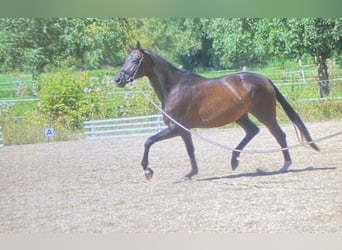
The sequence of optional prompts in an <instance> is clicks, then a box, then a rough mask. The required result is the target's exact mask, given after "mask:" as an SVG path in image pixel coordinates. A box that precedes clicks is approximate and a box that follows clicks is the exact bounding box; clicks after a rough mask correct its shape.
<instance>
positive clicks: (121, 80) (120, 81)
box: [114, 72, 134, 88]
mask: <svg viewBox="0 0 342 250" xmlns="http://www.w3.org/2000/svg"><path fill="white" fill-rule="evenodd" d="M114 80H115V82H116V86H118V87H120V88H122V87H125V85H126V84H127V83H129V82H133V80H134V79H133V77H132V76H130V75H127V74H125V73H123V72H120V73H119V74H118V75H117V76H116V77H115V79H114Z"/></svg>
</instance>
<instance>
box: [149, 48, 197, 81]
mask: <svg viewBox="0 0 342 250" xmlns="http://www.w3.org/2000/svg"><path fill="white" fill-rule="evenodd" d="M144 51H145V53H146V54H148V55H150V56H152V57H155V58H156V59H157V60H159V61H161V62H162V63H164V64H166V65H168V67H169V68H171V69H172V70H174V71H178V72H181V73H182V74H185V75H187V74H193V73H192V72H191V71H189V70H186V69H180V68H177V67H176V66H175V65H173V64H172V63H170V62H168V61H167V60H166V59H164V58H163V57H161V56H160V55H158V54H156V53H154V52H152V51H151V50H148V49H144Z"/></svg>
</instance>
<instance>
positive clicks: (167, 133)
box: [141, 127, 179, 180]
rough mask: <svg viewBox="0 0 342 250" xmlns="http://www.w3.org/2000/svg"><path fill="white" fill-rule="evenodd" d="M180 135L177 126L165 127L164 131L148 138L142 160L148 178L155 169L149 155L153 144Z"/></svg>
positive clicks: (147, 178)
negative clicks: (150, 165)
mask: <svg viewBox="0 0 342 250" xmlns="http://www.w3.org/2000/svg"><path fill="white" fill-rule="evenodd" d="M178 135H179V133H178V131H177V129H176V128H175V127H167V128H165V129H163V130H162V131H160V132H159V133H157V134H155V135H153V136H151V137H149V138H148V139H147V140H146V142H145V151H144V156H143V159H142V161H141V165H142V167H143V169H144V172H145V178H146V180H149V179H151V178H152V177H153V170H152V168H151V167H149V161H148V156H149V152H150V148H151V146H152V145H153V144H154V143H156V142H158V141H162V140H166V139H169V138H172V137H175V136H178Z"/></svg>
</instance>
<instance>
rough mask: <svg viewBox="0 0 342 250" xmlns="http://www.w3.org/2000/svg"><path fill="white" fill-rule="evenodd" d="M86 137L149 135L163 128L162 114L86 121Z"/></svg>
mask: <svg viewBox="0 0 342 250" xmlns="http://www.w3.org/2000/svg"><path fill="white" fill-rule="evenodd" d="M83 125H84V130H85V132H84V134H85V135H86V139H88V140H89V139H90V140H91V139H109V138H120V137H136V136H142V135H144V136H145V135H151V134H155V133H157V132H159V131H160V130H162V129H163V128H165V127H166V126H165V124H164V122H163V117H162V115H148V116H137V117H127V118H116V119H107V120H92V121H86V122H84V123H83Z"/></svg>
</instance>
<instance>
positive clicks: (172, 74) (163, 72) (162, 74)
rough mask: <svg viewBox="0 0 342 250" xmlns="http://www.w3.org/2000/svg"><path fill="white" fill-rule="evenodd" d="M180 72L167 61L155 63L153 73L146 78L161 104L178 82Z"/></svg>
mask: <svg viewBox="0 0 342 250" xmlns="http://www.w3.org/2000/svg"><path fill="white" fill-rule="evenodd" d="M181 74H182V73H181V71H180V70H178V69H177V68H175V67H173V66H172V65H171V64H169V63H166V62H162V64H161V63H155V65H154V67H153V73H152V74H151V75H150V76H148V78H149V80H150V82H151V85H152V87H153V89H154V91H155V92H156V94H157V96H158V98H159V99H160V101H161V103H162V105H163V106H164V101H165V99H166V98H167V96H168V94H169V93H170V91H171V89H172V88H173V87H174V86H175V85H177V83H179V81H180V79H181Z"/></svg>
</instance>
